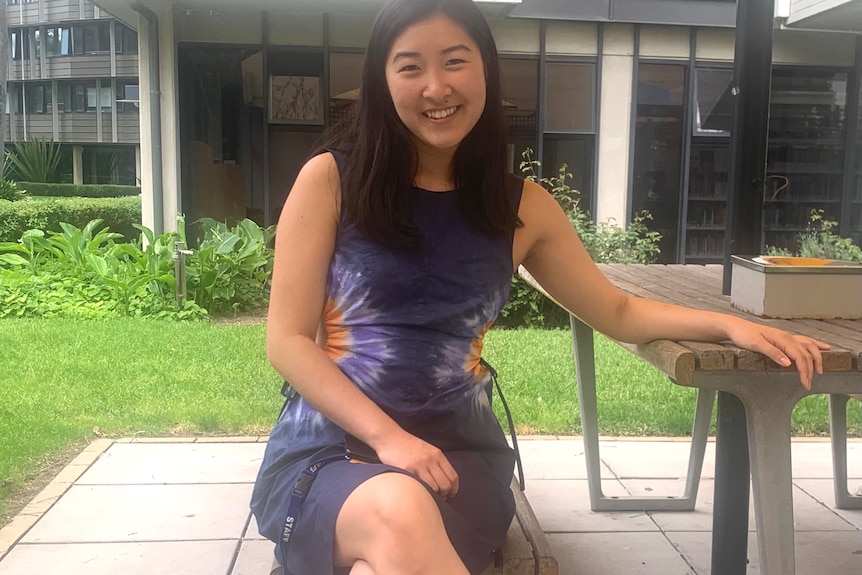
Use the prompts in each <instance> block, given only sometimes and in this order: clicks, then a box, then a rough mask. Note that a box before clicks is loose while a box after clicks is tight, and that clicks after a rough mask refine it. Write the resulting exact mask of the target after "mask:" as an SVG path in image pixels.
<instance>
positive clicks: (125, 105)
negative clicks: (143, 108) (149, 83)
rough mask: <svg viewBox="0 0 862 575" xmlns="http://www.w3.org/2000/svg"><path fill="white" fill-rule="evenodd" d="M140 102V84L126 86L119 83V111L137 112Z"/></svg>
mask: <svg viewBox="0 0 862 575" xmlns="http://www.w3.org/2000/svg"><path fill="white" fill-rule="evenodd" d="M139 102H140V89H139V86H138V84H126V83H123V82H117V111H118V112H137V111H138V106H139Z"/></svg>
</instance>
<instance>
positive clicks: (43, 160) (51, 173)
mask: <svg viewBox="0 0 862 575" xmlns="http://www.w3.org/2000/svg"><path fill="white" fill-rule="evenodd" d="M61 158H62V151H61V149H60V145H59V144H57V143H56V142H52V141H51V140H45V139H42V138H35V139H33V140H28V141H26V142H18V143H16V144H15V147H14V148H13V149H10V150H7V151H6V162H7V163H8V164H9V168H8V169H9V172H10V173H11V174H12V175H13V176H14V179H16V180H18V181H21V180H23V181H28V182H55V181H57V179H58V172H59V167H60V160H61Z"/></svg>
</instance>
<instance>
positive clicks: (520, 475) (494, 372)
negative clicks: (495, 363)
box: [479, 359, 527, 491]
mask: <svg viewBox="0 0 862 575" xmlns="http://www.w3.org/2000/svg"><path fill="white" fill-rule="evenodd" d="M479 364H480V365H481V366H482V367H484V368H485V369H487V370H488V373H490V374H491V381H493V382H494V387H496V388H497V395H499V396H500V401H501V402H502V403H503V410H504V411H505V412H506V420H507V421H508V422H509V433H510V434H511V435H512V447H513V448H514V450H515V463H516V464H517V465H518V485H519V487H520V488H521V491H524V490H525V489H526V488H527V484H526V482H525V481H524V466H523V465H522V464H521V451H520V450H519V449H518V436H517V434H516V433H515V422H514V421H512V412H511V411H509V404H508V403H506V398H505V397H504V396H503V390H502V389H501V388H500V382H498V381H497V370H496V369H494V368H493V367H492V366H491V364H490V363H488V362H487V361H485V360H484V359H480V360H479ZM489 392H490V390H489Z"/></svg>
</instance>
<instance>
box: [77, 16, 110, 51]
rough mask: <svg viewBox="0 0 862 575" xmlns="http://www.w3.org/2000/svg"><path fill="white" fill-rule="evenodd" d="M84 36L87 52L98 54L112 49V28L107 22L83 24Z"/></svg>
mask: <svg viewBox="0 0 862 575" xmlns="http://www.w3.org/2000/svg"><path fill="white" fill-rule="evenodd" d="M82 36H83V48H84V53H85V54H98V53H101V52H107V51H109V50H110V49H111V29H110V27H109V24H108V23H107V22H99V23H98V24H90V25H87V26H83V34H82ZM76 53H77V52H76Z"/></svg>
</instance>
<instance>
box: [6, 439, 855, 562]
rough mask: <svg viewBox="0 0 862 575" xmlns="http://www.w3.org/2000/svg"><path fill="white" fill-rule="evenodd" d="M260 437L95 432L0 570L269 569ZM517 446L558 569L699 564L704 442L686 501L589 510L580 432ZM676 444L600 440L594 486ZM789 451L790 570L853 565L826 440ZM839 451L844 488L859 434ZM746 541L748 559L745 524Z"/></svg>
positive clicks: (673, 471) (638, 488)
mask: <svg viewBox="0 0 862 575" xmlns="http://www.w3.org/2000/svg"><path fill="white" fill-rule="evenodd" d="M264 441H265V438H253V437H252V438H230V439H226V438H211V439H201V438H198V439H172V440H161V441H154V440H140V439H138V440H124V441H110V440H98V441H96V442H94V443H93V444H91V445H90V446H89V447H88V448H87V449H86V450H85V451H84V452H82V453H81V454H80V456H79V457H78V458H76V459H75V460H74V461H73V462H72V463H71V464H70V465H69V466H67V467H66V468H65V469H64V470H63V471H62V472H61V473H60V474H59V475H58V476H57V478H56V479H55V480H54V481H53V482H52V483H51V484H50V485H49V486H48V487H47V488H46V489H45V490H44V491H43V492H42V493H41V494H39V495H38V496H37V497H36V498H35V499H34V500H33V502H32V503H31V504H30V505H29V506H28V507H27V508H25V509H24V510H23V511H22V513H21V514H20V515H19V516H18V517H16V518H15V519H14V520H13V521H12V522H11V523H10V524H9V525H7V526H6V527H5V528H3V529H2V530H0V575H33V574H38V573H61V574H63V575H83V574H86V575H114V574H116V573H123V574H128V575H153V574H171V575H215V574H219V575H268V573H269V566H270V564H271V560H272V554H271V553H272V546H271V544H270V543H269V542H268V541H265V540H263V539H262V538H261V537H260V536H259V535H258V533H257V529H256V526H255V523H254V519H253V518H252V517H251V516H250V514H249V510H248V500H249V495H250V493H251V488H252V482H253V481H254V477H255V474H256V472H257V467H258V465H259V463H260V459H261V456H262V454H263V449H264V443H263V442H264ZM521 446H522V447H521V450H522V454H523V459H524V469H525V473H526V475H527V497H528V498H529V500H530V503H531V504H532V507H533V509H534V510H535V512H536V515H537V516H538V519H539V521H540V523H541V524H542V526H543V528H544V529H545V531H546V532H547V533H548V539H549V540H550V544H551V547H552V548H553V549H554V552H555V554H556V556H557V559H558V560H559V562H560V572H561V573H562V574H563V575H581V574H583V575H611V574H613V575H621V574H634V573H636V574H639V575H706V574H708V573H709V572H710V570H709V557H710V541H711V539H710V537H711V535H710V532H709V530H710V528H711V517H712V516H711V509H712V505H711V501H712V486H713V482H712V477H713V469H714V467H713V461H714V444H710V445H709V446H708V448H707V456H706V463H705V465H704V473H703V476H704V477H703V479H702V481H701V488H700V495H699V503H698V506H697V510H696V511H694V512H690V513H593V512H591V511H590V510H589V505H588V497H587V486H586V481H585V477H586V471H585V465H584V457H583V448H582V443H581V441H580V439H578V438H540V439H527V438H525V439H524V440H523V441H522V442H521ZM687 456H688V443H687V442H685V441H674V440H665V441H657V440H649V441H644V440H636V441H635V440H626V441H618V440H607V441H604V442H603V443H602V459H603V462H604V464H605V476H606V477H607V479H606V480H605V481H604V484H605V485H604V489H605V493H607V494H611V495H616V494H618V495H625V494H627V493H631V494H643V493H649V494H651V495H656V494H668V495H674V494H679V493H681V492H682V485H683V482H682V481H681V480H680V479H679V477H680V476H681V475H683V474H684V473H685V467H686V461H687ZM793 458H794V459H793V469H794V507H795V511H796V529H797V536H796V541H797V565H798V569H797V573H798V575H822V574H829V575H845V574H848V575H849V574H858V573H862V511H841V510H836V509H834V508H833V507H832V480H831V473H832V467H831V456H830V448H829V443H828V442H825V441H797V442H795V443H794V445H793ZM849 465H850V474H851V476H852V477H853V478H854V479H853V480H852V481H851V490H855V489H856V488H857V487H860V486H862V442H859V441H853V442H851V444H850V446H849ZM749 529H750V530H753V529H754V520H753V517H752V519H751V522H750V526H749ZM749 547H750V551H749V553H750V558H751V565H750V569H749V573H757V572H758V571H759V570H758V561H757V552H756V547H755V541H754V534H753V533H752V534H751V537H750V546H749ZM717 575H718V574H717Z"/></svg>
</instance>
